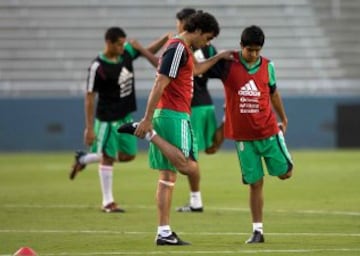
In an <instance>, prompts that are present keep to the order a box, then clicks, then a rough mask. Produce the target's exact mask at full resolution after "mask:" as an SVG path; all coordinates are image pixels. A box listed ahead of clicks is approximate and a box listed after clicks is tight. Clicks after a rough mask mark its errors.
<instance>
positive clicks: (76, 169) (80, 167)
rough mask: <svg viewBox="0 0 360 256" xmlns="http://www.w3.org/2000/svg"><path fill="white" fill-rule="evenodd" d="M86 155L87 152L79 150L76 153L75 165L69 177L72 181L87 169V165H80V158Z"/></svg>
mask: <svg viewBox="0 0 360 256" xmlns="http://www.w3.org/2000/svg"><path fill="white" fill-rule="evenodd" d="M84 155H86V152H85V151H81V150H78V151H76V152H75V157H74V158H75V160H74V164H73V165H72V167H71V170H70V175H69V178H70V180H73V179H75V177H76V175H77V174H78V173H79V172H80V171H82V170H84V169H85V167H86V164H82V163H80V158H81V157H82V156H84Z"/></svg>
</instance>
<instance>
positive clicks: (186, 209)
mask: <svg viewBox="0 0 360 256" xmlns="http://www.w3.org/2000/svg"><path fill="white" fill-rule="evenodd" d="M176 211H177V212H203V211H204V208H203V207H199V208H194V207H191V206H190V205H185V206H182V207H178V208H176Z"/></svg>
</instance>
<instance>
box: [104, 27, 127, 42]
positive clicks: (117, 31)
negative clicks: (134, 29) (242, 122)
mask: <svg viewBox="0 0 360 256" xmlns="http://www.w3.org/2000/svg"><path fill="white" fill-rule="evenodd" d="M124 37H126V34H125V31H124V30H123V29H122V28H119V27H111V28H108V30H106V33H105V41H110V42H112V43H115V42H116V41H117V40H119V38H124Z"/></svg>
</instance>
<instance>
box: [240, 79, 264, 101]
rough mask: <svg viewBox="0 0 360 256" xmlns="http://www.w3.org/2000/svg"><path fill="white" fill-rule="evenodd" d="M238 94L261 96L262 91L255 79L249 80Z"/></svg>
mask: <svg viewBox="0 0 360 256" xmlns="http://www.w3.org/2000/svg"><path fill="white" fill-rule="evenodd" d="M238 94H239V95H241V96H256V97H259V96H260V92H259V90H258V88H257V87H256V84H255V82H254V80H250V81H249V82H247V83H246V84H245V85H244V86H243V87H241V89H240V90H239V91H238Z"/></svg>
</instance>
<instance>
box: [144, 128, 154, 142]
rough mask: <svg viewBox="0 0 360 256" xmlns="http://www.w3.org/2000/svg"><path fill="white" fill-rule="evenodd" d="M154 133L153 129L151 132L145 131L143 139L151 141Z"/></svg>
mask: <svg viewBox="0 0 360 256" xmlns="http://www.w3.org/2000/svg"><path fill="white" fill-rule="evenodd" d="M156 134H157V133H156V131H155V130H152V131H151V132H147V133H146V134H145V140H147V141H151V140H152V138H154V136H155V135H156Z"/></svg>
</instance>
